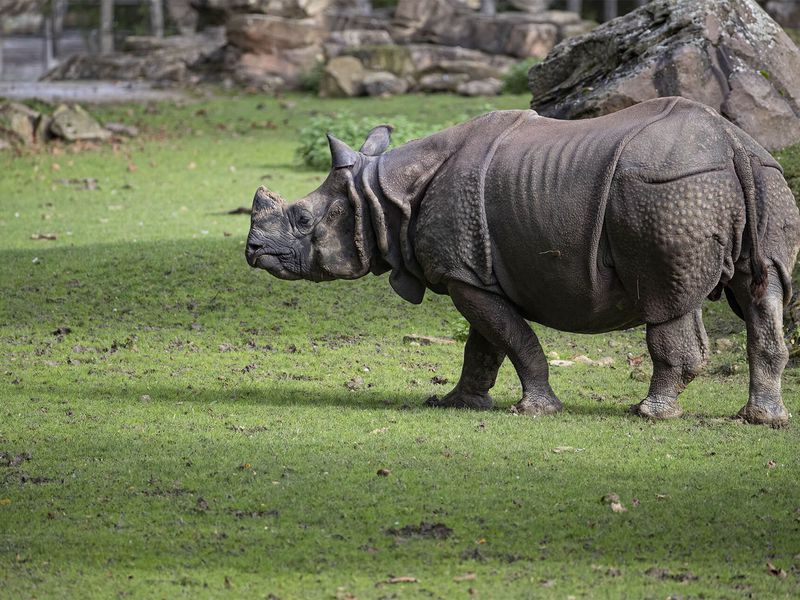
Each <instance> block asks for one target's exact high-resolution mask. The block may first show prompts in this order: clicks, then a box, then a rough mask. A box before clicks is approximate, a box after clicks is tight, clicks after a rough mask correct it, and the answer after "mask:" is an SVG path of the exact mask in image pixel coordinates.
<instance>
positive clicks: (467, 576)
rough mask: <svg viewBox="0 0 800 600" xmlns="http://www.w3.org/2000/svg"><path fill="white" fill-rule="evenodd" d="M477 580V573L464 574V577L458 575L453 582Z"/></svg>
mask: <svg viewBox="0 0 800 600" xmlns="http://www.w3.org/2000/svg"><path fill="white" fill-rule="evenodd" d="M477 578H478V576H477V575H475V573H464V574H463V575H456V576H455V577H453V581H455V582H459V581H475V580H476V579H477Z"/></svg>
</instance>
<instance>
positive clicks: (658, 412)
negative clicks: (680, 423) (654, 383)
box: [629, 394, 683, 419]
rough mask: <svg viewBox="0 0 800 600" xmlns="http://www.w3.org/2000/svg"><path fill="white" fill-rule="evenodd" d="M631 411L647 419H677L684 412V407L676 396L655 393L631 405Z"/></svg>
mask: <svg viewBox="0 0 800 600" xmlns="http://www.w3.org/2000/svg"><path fill="white" fill-rule="evenodd" d="M629 412H630V413H631V414H634V415H638V416H640V417H645V418H646V419H675V418H677V417H680V416H681V415H682V414H683V408H681V405H680V404H678V401H677V400H676V399H675V398H670V397H669V396H662V395H657V394H654V395H651V396H648V397H647V398H645V399H644V400H642V401H641V402H639V404H634V405H633V406H631V407H630V409H629Z"/></svg>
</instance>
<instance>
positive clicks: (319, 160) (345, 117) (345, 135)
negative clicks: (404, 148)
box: [297, 113, 443, 170]
mask: <svg viewBox="0 0 800 600" xmlns="http://www.w3.org/2000/svg"><path fill="white" fill-rule="evenodd" d="M388 124H389V125H392V126H393V127H394V132H393V133H392V146H399V145H400V144H405V143H406V142H408V141H410V140H414V139H417V138H421V137H424V136H426V135H429V134H431V133H433V132H434V131H438V130H439V129H441V128H442V127H443V126H441V125H440V126H436V125H424V124H422V123H415V122H414V121H410V120H408V119H406V118H404V117H394V118H392V119H391V120H390V122H389V123H388ZM376 125H380V121H379V120H377V119H376V118H375V117H360V118H358V117H354V116H353V115H352V114H350V113H338V114H325V115H317V116H315V117H312V118H311V119H309V121H308V124H307V125H306V126H305V127H303V128H302V129H300V135H299V137H300V144H299V146H298V148H297V158H298V159H299V160H300V162H301V163H302V164H304V165H306V166H308V167H311V168H313V169H319V170H327V169H329V168H330V166H331V153H330V150H329V149H328V140H327V138H326V137H325V134H326V133H331V134H333V135H335V136H336V137H337V138H339V139H340V140H342V141H343V142H345V143H346V144H348V145H350V146H351V147H353V148H359V147H360V146H361V144H362V143H363V142H364V139H365V138H366V137H367V134H368V133H369V131H370V129H372V128H373V127H375V126H376Z"/></svg>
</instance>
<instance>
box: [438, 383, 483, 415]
mask: <svg viewBox="0 0 800 600" xmlns="http://www.w3.org/2000/svg"><path fill="white" fill-rule="evenodd" d="M425 404H426V405H427V406H433V407H435V408H470V409H472V410H489V409H490V408H492V405H493V404H494V400H492V397H491V396H490V395H489V394H487V393H485V392H484V393H482V394H481V393H469V392H463V391H461V390H459V389H458V388H456V389H454V390H453V391H451V392H450V393H449V394H447V395H446V396H445V397H444V398H439V397H438V396H431V397H430V398H428V399H427V400H426V401H425Z"/></svg>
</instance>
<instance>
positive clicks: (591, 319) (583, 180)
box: [485, 101, 672, 332]
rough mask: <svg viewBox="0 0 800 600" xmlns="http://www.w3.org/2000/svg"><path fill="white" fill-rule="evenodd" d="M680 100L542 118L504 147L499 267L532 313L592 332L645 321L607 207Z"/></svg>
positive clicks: (491, 202) (494, 196) (512, 294)
mask: <svg viewBox="0 0 800 600" xmlns="http://www.w3.org/2000/svg"><path fill="white" fill-rule="evenodd" d="M671 104H672V102H669V101H667V102H665V101H658V102H654V103H646V104H643V105H639V106H637V107H634V108H633V109H629V110H628V111H624V113H615V114H613V115H608V116H606V117H601V118H597V119H588V120H585V121H559V120H553V119H545V118H541V117H538V118H535V119H532V120H531V121H530V123H529V124H528V125H527V126H526V127H520V128H519V129H518V130H517V131H515V132H514V133H513V134H511V135H509V136H508V137H507V138H506V140H505V141H504V142H503V143H502V144H501V145H500V147H499V148H498V150H497V152H496V154H495V157H494V160H493V161H492V164H491V168H490V169H489V171H488V173H487V176H486V187H485V196H486V212H487V218H488V223H489V229H490V231H491V239H492V253H493V265H494V272H495V274H496V277H497V279H498V281H499V284H500V287H501V288H502V290H503V292H504V294H505V295H507V296H508V297H509V298H510V299H511V300H512V301H514V302H515V304H517V305H518V306H519V307H520V308H521V309H522V310H523V312H524V313H525V315H526V316H527V317H528V318H530V319H532V320H535V321H537V322H540V323H543V324H546V325H550V326H552V327H556V328H559V329H565V330H571V331H583V332H594V331H605V330H610V329H617V328H620V327H624V326H629V325H632V324H635V323H637V322H639V315H638V314H637V313H636V310H635V306H634V302H633V301H632V300H631V298H630V295H629V294H627V293H626V291H625V290H624V288H623V287H622V286H621V284H620V282H619V279H618V278H617V277H616V274H615V272H614V270H613V268H612V267H611V265H610V263H609V260H608V259H609V254H608V245H607V242H606V239H605V236H604V221H605V210H606V204H607V201H608V194H609V189H610V187H611V182H612V179H613V174H614V171H615V169H616V163H617V161H618V158H619V155H620V153H621V151H622V149H623V148H624V145H625V143H626V142H627V141H628V140H630V139H631V138H632V137H634V136H635V135H636V134H637V133H638V132H639V131H641V130H642V129H643V128H644V127H646V126H647V125H648V124H650V123H653V122H656V121H658V120H659V119H662V118H664V117H665V116H666V115H667V114H668V113H669V110H670V108H671Z"/></svg>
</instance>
